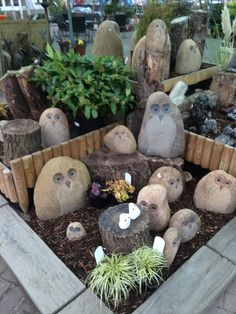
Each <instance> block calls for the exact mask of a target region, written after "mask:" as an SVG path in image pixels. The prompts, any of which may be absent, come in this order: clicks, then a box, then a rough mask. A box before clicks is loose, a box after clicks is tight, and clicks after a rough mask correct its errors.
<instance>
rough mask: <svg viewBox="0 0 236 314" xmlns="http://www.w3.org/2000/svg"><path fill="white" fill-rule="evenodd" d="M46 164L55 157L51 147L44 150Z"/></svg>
mask: <svg viewBox="0 0 236 314" xmlns="http://www.w3.org/2000/svg"><path fill="white" fill-rule="evenodd" d="M42 153H43V160H44V164H46V163H47V162H48V161H49V160H50V159H52V158H53V155H52V149H51V147H48V148H45V149H43V150H42Z"/></svg>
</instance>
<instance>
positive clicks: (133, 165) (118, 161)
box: [82, 148, 151, 191]
mask: <svg viewBox="0 0 236 314" xmlns="http://www.w3.org/2000/svg"><path fill="white" fill-rule="evenodd" d="M82 161H83V162H84V163H85V164H86V165H87V167H88V168H89V173H90V175H91V177H92V180H93V179H94V178H95V177H101V178H104V179H105V180H115V179H117V180H119V179H125V173H126V172H128V173H129V174H130V175H131V177H132V183H131V184H132V185H134V186H135V188H136V190H137V191H139V190H140V189H141V188H142V187H143V186H145V185H146V184H147V183H148V180H149V178H150V176H151V172H150V169H149V166H148V161H147V158H146V157H145V156H144V155H142V154H141V153H139V152H135V153H133V154H130V155H121V154H116V153H112V152H111V151H108V149H106V148H103V149H100V150H97V151H95V152H94V153H92V154H89V155H87V156H86V157H85V158H83V159H82Z"/></svg>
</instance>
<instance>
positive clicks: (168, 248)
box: [163, 227, 181, 267]
mask: <svg viewBox="0 0 236 314" xmlns="http://www.w3.org/2000/svg"><path fill="white" fill-rule="evenodd" d="M163 239H164V241H165V248H164V256H165V259H166V260H167V263H168V266H169V267H170V265H171V264H172V263H173V260H174V258H175V256H176V254H177V251H178V249H179V245H180V242H181V231H180V230H179V229H178V228H176V227H170V228H168V229H167V230H166V232H165V233H164V236H163Z"/></svg>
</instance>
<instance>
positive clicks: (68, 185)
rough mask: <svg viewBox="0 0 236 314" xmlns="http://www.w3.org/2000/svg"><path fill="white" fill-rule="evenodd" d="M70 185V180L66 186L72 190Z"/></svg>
mask: <svg viewBox="0 0 236 314" xmlns="http://www.w3.org/2000/svg"><path fill="white" fill-rule="evenodd" d="M70 184H71V182H70V181H69V180H66V186H67V187H68V188H70Z"/></svg>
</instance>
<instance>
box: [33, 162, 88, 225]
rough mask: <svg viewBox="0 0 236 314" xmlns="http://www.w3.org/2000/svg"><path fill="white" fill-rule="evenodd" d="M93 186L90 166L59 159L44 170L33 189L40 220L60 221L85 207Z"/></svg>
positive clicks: (48, 164)
mask: <svg viewBox="0 0 236 314" xmlns="http://www.w3.org/2000/svg"><path fill="white" fill-rule="evenodd" d="M89 185H90V175H89V172H88V170H87V167H86V166H85V164H84V163H82V162H81V161H78V160H75V159H72V158H70V157H56V158H52V159H51V160H49V161H48V162H47V163H46V165H45V166H44V167H43V169H42V171H41V173H40V175H39V177H38V179H37V182H36V185H35V190H34V204H35V210H36V215H37V217H38V218H39V219H42V220H47V219H52V218H57V217H59V216H62V215H64V214H66V213H69V212H73V211H75V210H77V209H80V208H83V207H84V206H85V205H86V203H87V197H86V192H87V189H88V186H89Z"/></svg>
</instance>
